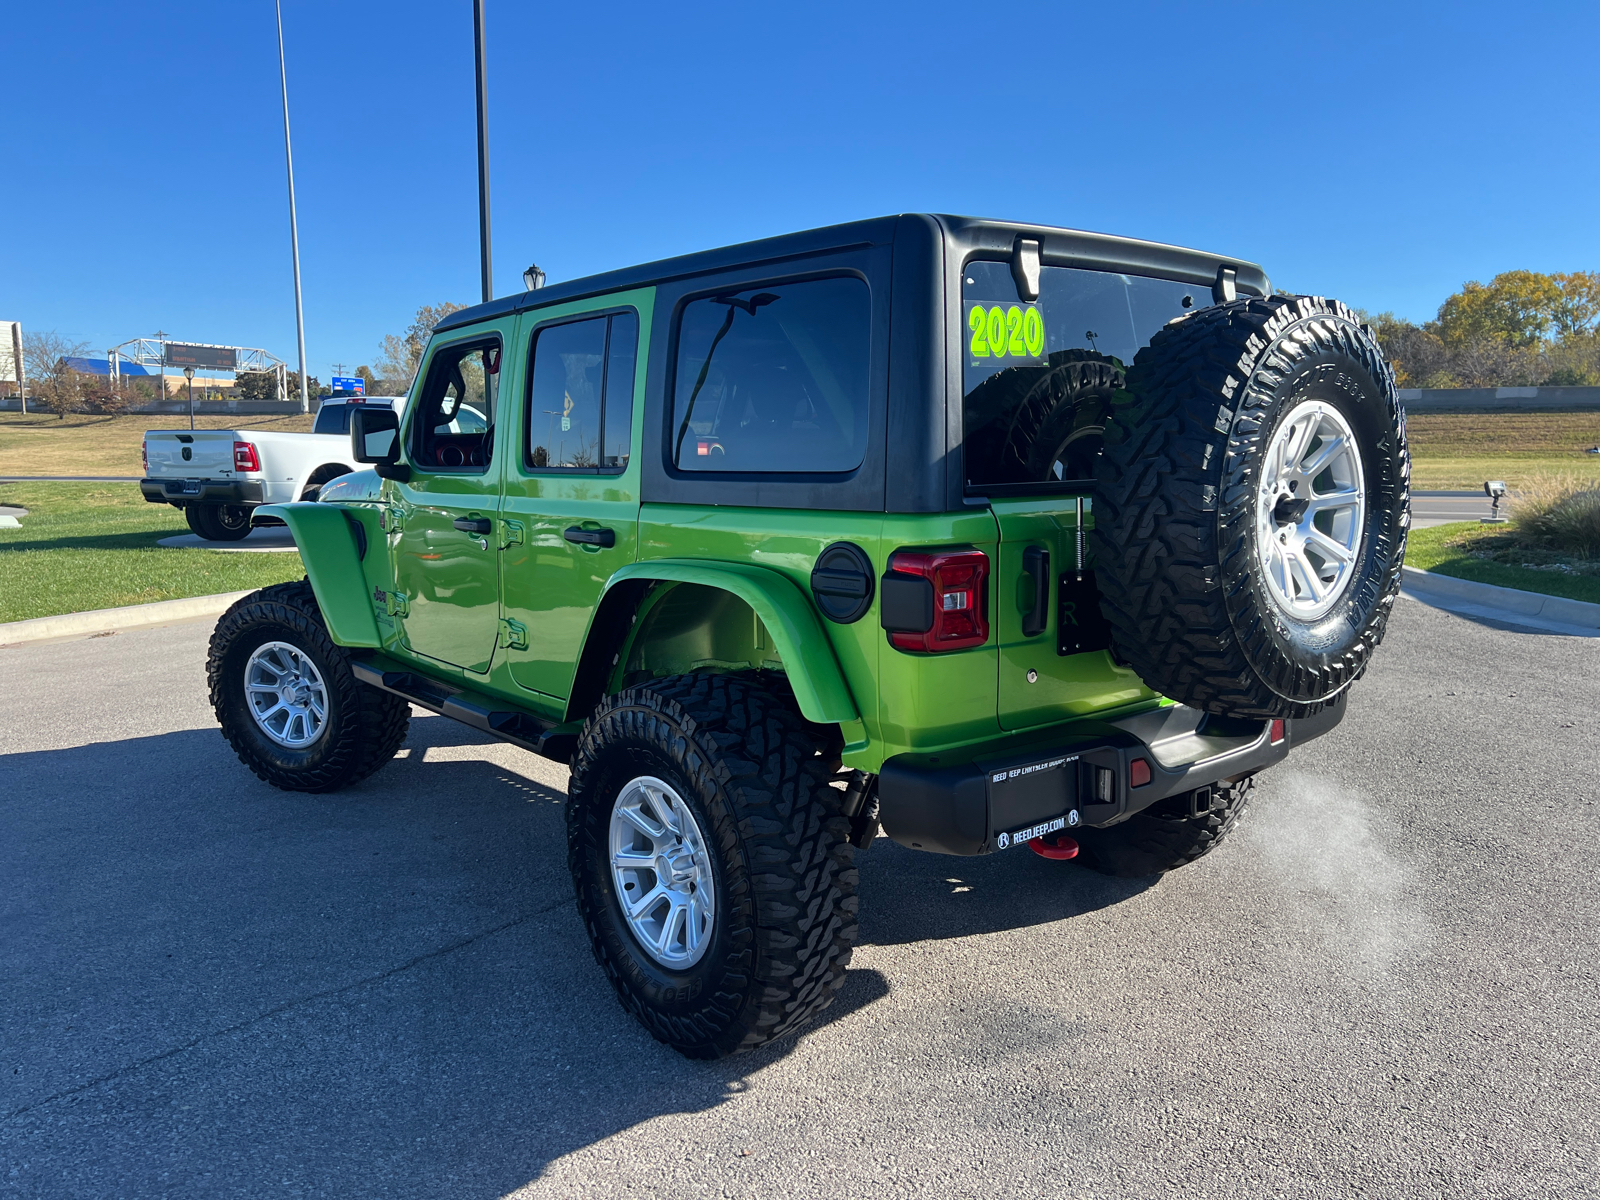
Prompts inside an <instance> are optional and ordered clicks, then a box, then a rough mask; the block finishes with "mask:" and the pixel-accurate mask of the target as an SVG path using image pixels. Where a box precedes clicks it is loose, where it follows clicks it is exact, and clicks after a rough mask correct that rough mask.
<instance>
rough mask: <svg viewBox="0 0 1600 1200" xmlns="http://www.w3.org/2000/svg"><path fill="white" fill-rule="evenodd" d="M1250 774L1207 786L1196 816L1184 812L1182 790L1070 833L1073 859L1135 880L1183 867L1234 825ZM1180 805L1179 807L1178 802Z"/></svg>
mask: <svg viewBox="0 0 1600 1200" xmlns="http://www.w3.org/2000/svg"><path fill="white" fill-rule="evenodd" d="M1254 785H1255V777H1254V776H1252V775H1246V776H1245V777H1244V778H1243V779H1239V780H1236V781H1234V782H1232V783H1227V782H1224V783H1219V784H1216V785H1215V786H1214V787H1213V789H1212V801H1211V808H1210V810H1209V811H1208V812H1205V813H1203V814H1201V815H1200V816H1198V817H1191V816H1189V815H1188V813H1187V808H1186V806H1187V804H1188V798H1187V795H1185V796H1179V797H1175V798H1174V800H1172V801H1167V802H1163V804H1158V805H1156V806H1154V808H1153V809H1152V810H1150V811H1146V812H1142V813H1137V814H1135V815H1134V816H1132V817H1129V818H1128V819H1127V820H1126V821H1124V822H1122V823H1121V824H1120V825H1112V826H1111V827H1109V828H1107V829H1087V828H1085V829H1079V830H1076V831H1074V832H1073V835H1072V836H1073V838H1074V840H1076V841H1077V843H1078V847H1079V852H1078V858H1079V860H1080V861H1081V862H1082V863H1083V865H1084V866H1086V867H1088V868H1089V869H1090V870H1092V871H1098V872H1099V873H1100V874H1102V875H1115V876H1119V877H1122V878H1129V879H1138V878H1143V877H1145V876H1148V875H1159V874H1162V873H1163V872H1166V871H1175V870H1177V869H1178V868H1179V867H1182V866H1187V865H1188V864H1189V863H1192V862H1194V861H1195V860H1196V859H1198V858H1203V857H1204V856H1205V855H1207V854H1210V853H1211V851H1213V850H1215V849H1216V848H1217V844H1218V843H1219V842H1221V841H1222V839H1223V838H1225V837H1227V836H1228V834H1229V833H1231V832H1232V831H1233V829H1234V828H1235V827H1236V826H1237V825H1238V824H1239V819H1240V818H1241V817H1242V816H1243V815H1244V810H1245V807H1246V806H1247V805H1248V804H1249V803H1250V794H1251V792H1252V790H1253V788H1254ZM1180 804H1181V805H1183V806H1185V807H1184V808H1183V809H1181V810H1180V808H1179V805H1180Z"/></svg>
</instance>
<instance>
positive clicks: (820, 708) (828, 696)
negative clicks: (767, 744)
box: [567, 558, 861, 725]
mask: <svg viewBox="0 0 1600 1200" xmlns="http://www.w3.org/2000/svg"><path fill="white" fill-rule="evenodd" d="M656 582H661V583H696V584H700V585H702V586H704V587H711V588H719V589H721V590H722V591H725V592H730V593H732V594H733V595H735V596H737V597H738V598H739V599H740V600H743V601H744V602H745V603H746V604H748V605H749V606H750V607H751V608H752V609H753V610H754V611H755V614H756V616H758V617H760V618H761V623H762V624H763V625H764V626H765V627H766V629H767V632H768V633H769V634H770V635H771V637H772V641H773V645H774V647H775V648H776V649H777V651H778V653H779V655H780V656H781V657H782V659H783V661H784V663H785V665H786V666H787V667H788V678H789V686H790V687H791V688H792V689H793V691H794V698H795V702H796V703H797V704H799V706H800V713H801V715H802V716H804V717H805V718H806V720H808V721H814V722H816V723H817V724H819V725H848V724H850V723H852V722H857V721H859V720H860V719H861V714H860V713H859V712H858V711H857V709H856V702H855V700H854V698H853V697H852V696H851V695H850V688H849V686H848V685H847V684H846V683H845V678H844V672H843V671H841V670H840V668H839V660H838V658H837V657H835V655H834V653H833V644H832V643H831V642H829V640H828V635H827V633H826V632H825V631H824V630H823V628H822V623H821V622H820V621H818V620H817V614H816V611H815V610H814V609H813V608H812V607H811V601H810V600H809V599H807V598H806V595H805V593H804V592H802V591H801V590H800V589H799V588H798V587H797V586H795V584H794V583H793V582H791V581H790V580H789V579H787V578H786V577H784V576H783V575H780V574H778V572H776V571H773V570H769V569H768V568H766V567H757V566H751V565H750V564H748V563H730V562H708V561H706V560H703V559H677V558H657V559H649V560H646V561H643V562H635V563H629V564H628V565H627V566H625V567H623V568H622V569H621V570H619V571H618V572H617V573H616V574H615V575H613V576H612V577H611V578H610V579H609V580H607V581H606V588H605V592H604V593H603V595H602V596H601V599H600V604H599V606H598V607H597V608H596V610H595V616H594V617H593V619H592V620H591V622H590V625H589V630H588V632H587V634H586V635H585V638H584V652H583V663H582V666H580V669H579V681H582V680H583V679H584V677H585V675H587V676H588V681H589V686H588V687H584V686H582V683H581V682H579V681H575V686H574V687H573V690H572V699H571V701H570V702H569V708H568V713H567V716H568V719H569V720H581V719H583V718H584V717H586V716H587V715H588V712H589V710H591V709H592V708H593V707H594V705H595V704H597V703H599V701H600V696H599V695H598V694H595V695H592V696H591V695H590V694H589V693H590V692H593V691H595V686H594V680H595V673H594V672H593V671H589V672H586V671H585V670H584V669H583V668H584V667H589V666H590V665H591V661H590V660H591V657H592V658H593V665H594V666H599V665H600V663H601V662H602V661H603V662H605V663H609V662H610V661H611V655H612V654H613V653H614V652H615V650H616V647H617V645H620V640H617V641H616V644H613V645H601V644H600V643H602V642H611V641H613V639H619V635H620V634H622V633H624V632H625V631H626V628H627V626H626V623H625V622H626V620H627V619H628V618H631V616H632V612H633V609H634V606H635V605H636V603H637V601H638V597H639V595H640V594H641V592H642V590H643V588H644V587H645V586H646V585H648V584H650V583H656ZM608 610H609V611H608ZM591 649H593V650H594V651H595V653H594V654H593V655H592V656H591Z"/></svg>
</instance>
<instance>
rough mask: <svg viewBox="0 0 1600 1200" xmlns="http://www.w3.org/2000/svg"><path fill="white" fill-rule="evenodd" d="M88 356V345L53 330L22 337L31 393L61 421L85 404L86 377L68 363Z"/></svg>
mask: <svg viewBox="0 0 1600 1200" xmlns="http://www.w3.org/2000/svg"><path fill="white" fill-rule="evenodd" d="M88 353H89V343H88V342H75V341H72V340H71V339H70V338H65V337H62V336H61V335H60V334H59V333H57V332H56V331H55V330H53V329H43V330H34V331H31V332H26V333H24V334H23V335H22V361H23V363H24V364H25V366H26V368H27V372H28V390H29V391H30V392H31V393H32V394H33V396H34V397H35V398H36V399H37V400H38V402H39V404H40V406H41V407H43V408H45V409H47V410H48V411H50V412H53V413H55V414H56V416H57V417H59V418H60V419H62V420H65V419H66V416H67V414H68V413H69V412H80V411H82V409H83V404H84V395H85V387H84V383H85V380H84V376H83V375H82V374H81V373H80V372H78V371H76V370H74V369H73V368H72V367H71V366H70V365H69V364H68V363H67V360H68V359H69V358H82V357H84V356H85V355H87V354H88Z"/></svg>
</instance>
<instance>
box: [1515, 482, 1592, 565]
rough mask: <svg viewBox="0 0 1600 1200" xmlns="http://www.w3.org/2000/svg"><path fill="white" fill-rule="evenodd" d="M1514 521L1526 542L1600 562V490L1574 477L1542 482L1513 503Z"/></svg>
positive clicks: (1519, 493)
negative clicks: (1597, 559) (1595, 559)
mask: <svg viewBox="0 0 1600 1200" xmlns="http://www.w3.org/2000/svg"><path fill="white" fill-rule="evenodd" d="M1511 518H1512V521H1513V523H1514V525H1515V528H1516V531H1517V533H1518V534H1519V536H1520V537H1521V539H1522V540H1523V541H1525V542H1528V543H1531V544H1533V545H1535V546H1539V547H1542V548H1545V549H1550V550H1559V551H1564V552H1565V553H1568V554H1572V555H1575V556H1576V557H1578V558H1600V487H1596V486H1595V485H1594V483H1593V482H1592V481H1589V480H1579V479H1575V478H1573V477H1571V476H1561V477H1556V478H1553V479H1545V480H1540V481H1538V482H1536V483H1533V484H1530V485H1529V486H1528V487H1526V488H1523V489H1522V490H1521V491H1520V492H1518V493H1517V494H1516V496H1515V497H1514V498H1513V500H1512V504H1511Z"/></svg>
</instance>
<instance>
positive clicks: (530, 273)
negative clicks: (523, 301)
mask: <svg viewBox="0 0 1600 1200" xmlns="http://www.w3.org/2000/svg"><path fill="white" fill-rule="evenodd" d="M522 282H523V283H525V284H527V285H528V290H529V291H530V292H537V291H538V290H539V289H540V288H542V287H543V286H544V272H543V271H541V270H540V269H539V266H538V264H537V263H532V264H530V265H529V267H528V269H527V270H526V271H524V272H523V273H522Z"/></svg>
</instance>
